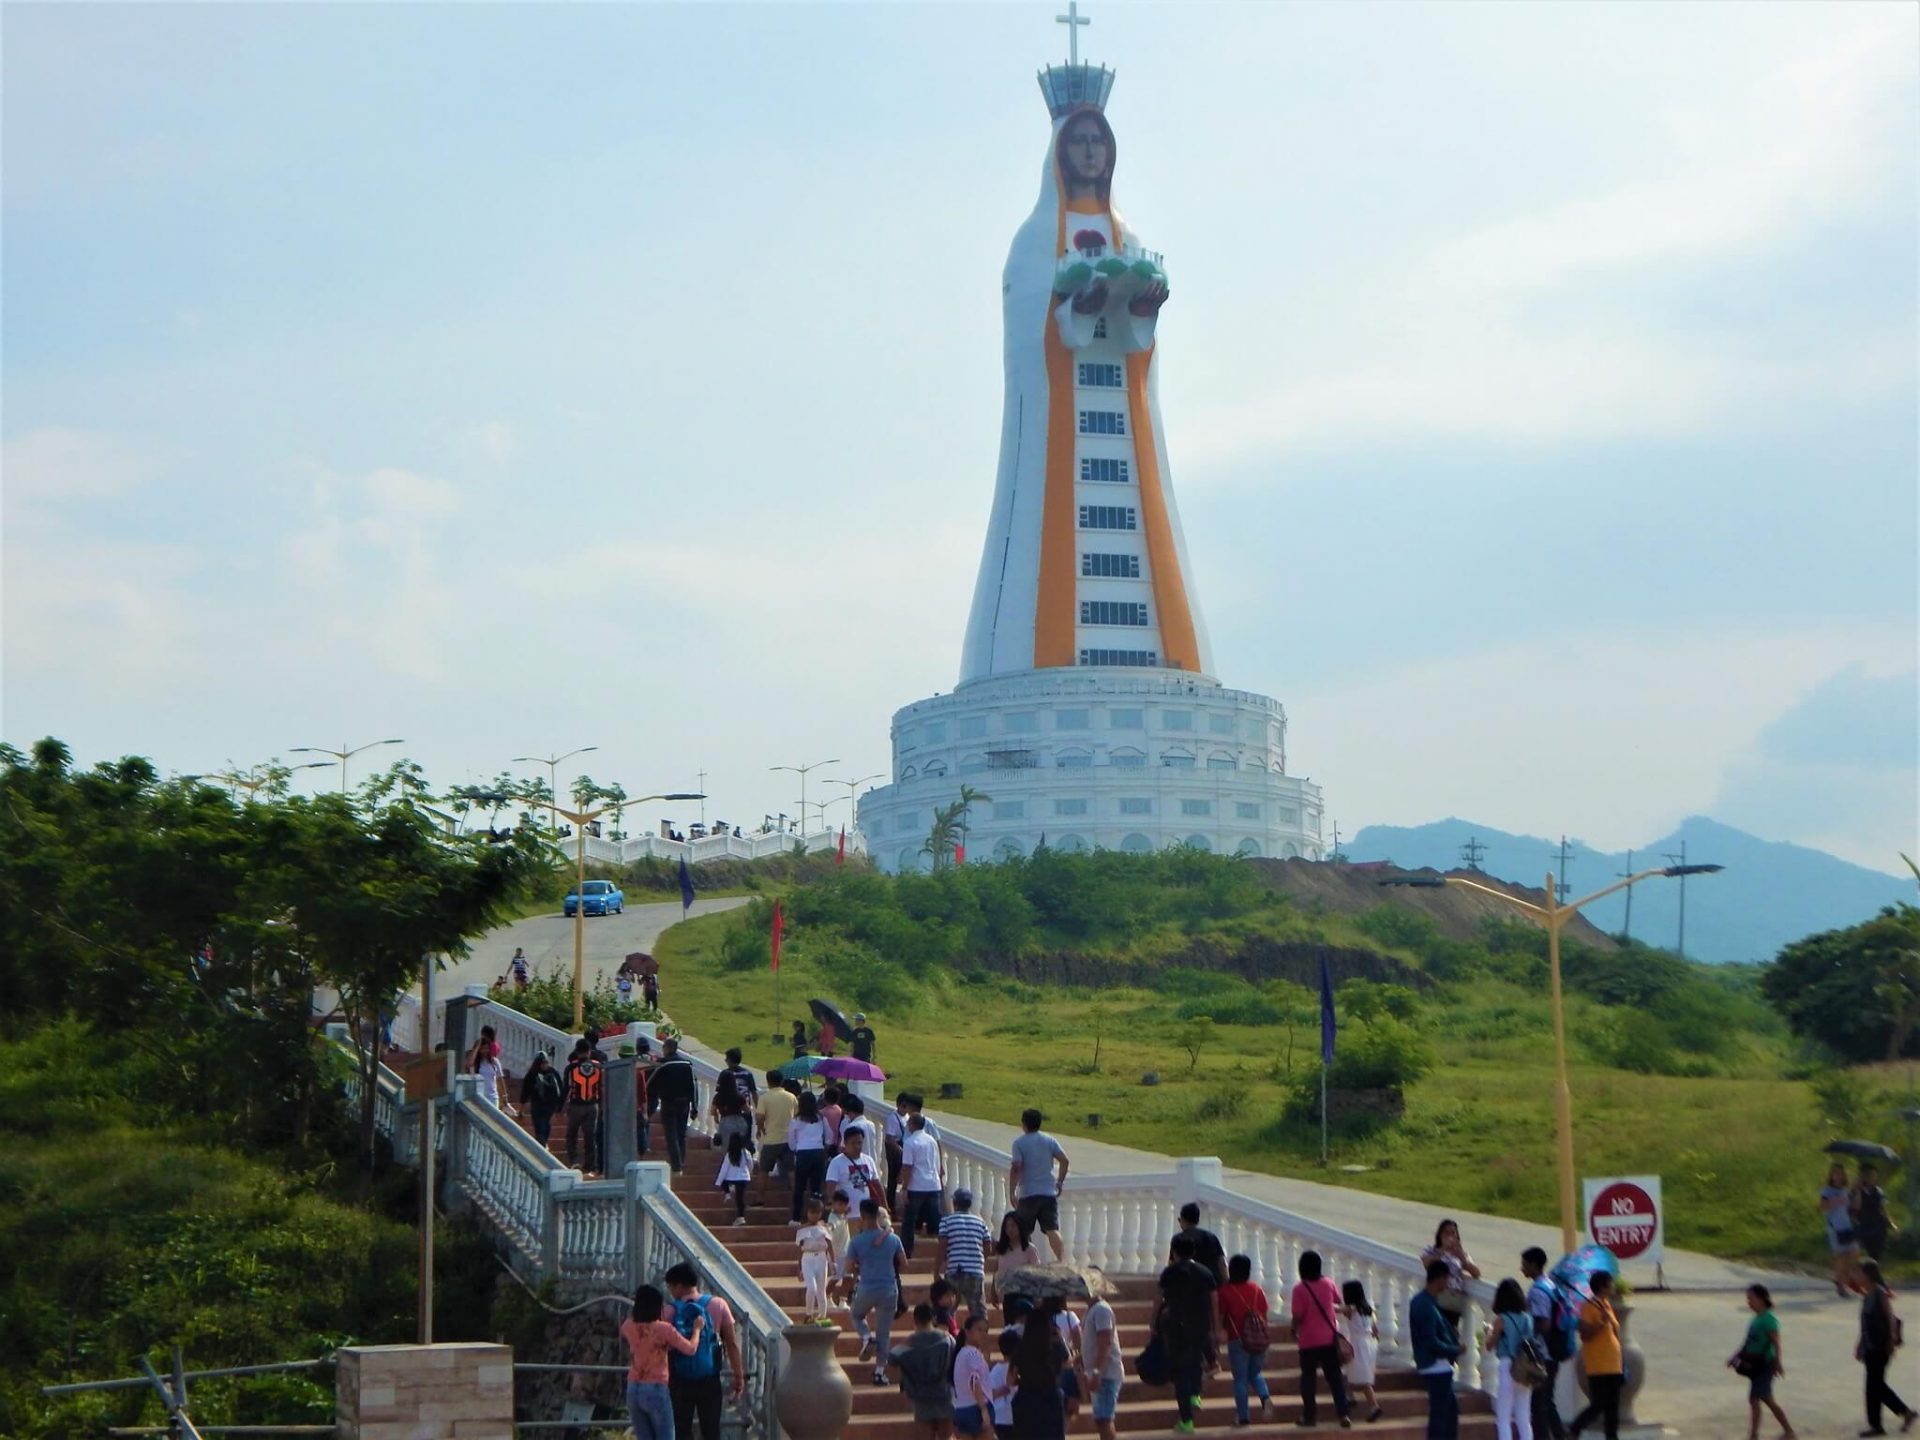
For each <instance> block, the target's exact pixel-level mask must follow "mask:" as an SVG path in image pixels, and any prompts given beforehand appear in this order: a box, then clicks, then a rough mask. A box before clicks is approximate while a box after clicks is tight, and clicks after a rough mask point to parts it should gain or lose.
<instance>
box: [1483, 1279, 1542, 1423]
mask: <svg viewBox="0 0 1920 1440" xmlns="http://www.w3.org/2000/svg"><path fill="white" fill-rule="evenodd" d="M1487 1343H1488V1344H1489V1345H1490V1346H1492V1347H1493V1354H1494V1358H1495V1359H1496V1360H1498V1361H1499V1362H1500V1384H1499V1387H1498V1388H1497V1389H1496V1390H1495V1391H1494V1393H1493V1433H1494V1436H1495V1440H1515V1437H1516V1436H1517V1437H1518V1440H1533V1397H1532V1396H1530V1395H1528V1394H1527V1389H1528V1382H1527V1380H1526V1379H1525V1378H1523V1375H1525V1376H1533V1377H1534V1378H1535V1379H1536V1380H1537V1379H1538V1374H1539V1369H1540V1367H1539V1365H1538V1355H1537V1354H1536V1352H1535V1351H1534V1349H1533V1317H1532V1316H1531V1315H1529V1314H1528V1313H1527V1297H1526V1293H1525V1292H1524V1291H1522V1290H1521V1288H1520V1282H1519V1281H1518V1280H1515V1279H1513V1278H1512V1277H1508V1278H1507V1279H1505V1280H1502V1281H1501V1282H1500V1283H1499V1285H1498V1286H1496V1287H1495V1289H1494V1292H1493V1327H1492V1329H1491V1330H1490V1331H1489V1332H1488V1334H1487ZM1516 1365H1518V1366H1520V1367H1521V1370H1520V1371H1516V1369H1515V1366H1516Z"/></svg>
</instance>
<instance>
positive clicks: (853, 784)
mask: <svg viewBox="0 0 1920 1440" xmlns="http://www.w3.org/2000/svg"><path fill="white" fill-rule="evenodd" d="M885 778H886V777H885V776H884V775H881V774H879V773H878V772H876V773H875V774H872V775H862V776H861V777H860V778H859V779H858V780H841V779H837V778H835V777H832V776H829V777H828V778H827V782H826V783H827V784H829V785H844V786H846V787H847V824H848V825H849V826H852V825H857V824H858V823H859V818H860V817H859V810H858V808H857V807H856V806H855V805H854V803H853V802H854V798H855V797H856V796H857V795H859V793H860V787H861V786H862V785H864V784H866V783H867V782H868V781H869V780H883V779H885Z"/></svg>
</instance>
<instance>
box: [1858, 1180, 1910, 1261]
mask: <svg viewBox="0 0 1920 1440" xmlns="http://www.w3.org/2000/svg"><path fill="white" fill-rule="evenodd" d="M1850 1211H1851V1213H1852V1215H1853V1233H1854V1234H1855V1235H1857V1236H1859V1237H1860V1245H1861V1248H1863V1249H1864V1250H1865V1251H1866V1252H1867V1258H1868V1259H1870V1260H1878V1259H1879V1258H1880V1257H1881V1255H1883V1254H1884V1253H1885V1252H1886V1248H1887V1236H1888V1235H1890V1234H1892V1233H1894V1232H1895V1231H1897V1230H1899V1228H1900V1227H1899V1226H1898V1225H1896V1224H1894V1223H1893V1220H1892V1218H1891V1217H1889V1216H1888V1214H1887V1192H1886V1191H1885V1190H1882V1189H1881V1188H1880V1167H1879V1166H1877V1165H1875V1164H1874V1163H1873V1162H1872V1161H1871V1160H1863V1161H1862V1162H1861V1163H1860V1179H1859V1181H1858V1182H1857V1183H1856V1184H1855V1185H1854V1187H1853V1200H1852V1204H1851V1206H1850Z"/></svg>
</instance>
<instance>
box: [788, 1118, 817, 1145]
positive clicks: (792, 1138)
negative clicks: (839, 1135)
mask: <svg viewBox="0 0 1920 1440" xmlns="http://www.w3.org/2000/svg"><path fill="white" fill-rule="evenodd" d="M787 1145H788V1148H790V1149H793V1150H824V1149H826V1148H827V1122H826V1121H824V1120H802V1119H800V1118H799V1117H798V1116H796V1117H795V1118H793V1119H792V1120H789V1121H788V1122H787Z"/></svg>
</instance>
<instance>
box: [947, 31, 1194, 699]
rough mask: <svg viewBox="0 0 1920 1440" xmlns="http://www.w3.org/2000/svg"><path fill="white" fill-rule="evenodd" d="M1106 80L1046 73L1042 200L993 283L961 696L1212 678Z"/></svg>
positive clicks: (1145, 255)
mask: <svg viewBox="0 0 1920 1440" xmlns="http://www.w3.org/2000/svg"><path fill="white" fill-rule="evenodd" d="M1112 86H1113V74H1112V72H1111V71H1109V70H1107V69H1106V68H1105V67H1094V66H1091V65H1069V66H1063V67H1050V68H1049V69H1047V70H1045V71H1043V72H1042V73H1041V76H1040V89H1041V93H1042V94H1043V95H1044V96H1045V97H1046V100H1047V107H1048V109H1049V110H1050V111H1051V113H1052V115H1053V134H1052V139H1051V142H1050V144H1049V145H1048V148H1047V159H1046V164H1045V166H1044V167H1043V168H1042V171H1041V177H1040V199H1039V203H1038V204H1036V205H1035V206H1034V210H1033V213H1032V214H1031V215H1030V216H1028V217H1027V220H1026V223H1025V224H1023V225H1022V226H1021V227H1020V229H1019V231H1018V232H1017V233H1016V234H1015V235H1014V237H1013V248H1012V249H1011V251H1010V252H1009V253H1008V255H1007V267H1006V271H1005V273H1004V275H1003V277H1002V283H1001V309H1002V316H1003V320H1004V324H1005V365H1006V402H1005V409H1004V412H1003V414H1002V417H1001V427H1000V473H999V480H998V482H997V484H996V485H995V488H994V496H993V518H992V523H991V524H990V525H989V526H988V530H987V543H986V549H985V553H984V554H983V555H982V556H981V561H980V575H979V579H978V581H977V582H976V584H975V588H974V597H973V610H972V613H971V615H970V616H969V618H968V622H967V640H966V651H965V654H964V656H963V658H962V663H961V676H960V678H961V681H962V682H963V683H964V682H966V681H969V680H979V679H984V678H986V677H987V676H991V675H1003V674H1008V673H1012V672H1017V671H1028V670H1037V669H1047V668H1052V667H1058V666H1094V667H1103V668H1104V667H1115V666H1120V667H1125V666H1152V667H1161V668H1166V669H1173V670H1182V671H1188V672H1192V673H1194V674H1196V675H1198V676H1204V677H1208V678H1211V676H1212V658H1211V655H1210V653H1209V650H1208V646H1207V632H1206V626H1205V624H1204V622H1203V621H1202V620H1201V617H1200V607H1199V603H1198V600H1197V598H1196V597H1195V595H1194V593H1193V568H1192V566H1191V564H1190V563H1189V562H1188V559H1187V552H1186V545H1185V542H1184V541H1183V540H1182V538H1181V533H1180V516H1179V511H1178V510H1177V509H1176V508H1175V506H1174V500H1173V485H1172V475H1171V471H1170V469H1169V467H1168V464H1167V447H1166V439H1165V432H1164V430H1163V428H1162V426H1161V423H1160V407H1159V403H1158V400H1157V398H1156V396H1157V392H1158V384H1157V381H1158V376H1159V368H1160V361H1159V351H1158V348H1157V346H1156V344H1155V331H1156V329H1157V328H1158V325H1159V318H1160V310H1161V307H1162V306H1163V305H1165V303H1166V300H1167V293H1168V292H1167V281H1166V275H1165V273H1164V272H1163V270H1162V269H1161V264H1160V257H1159V256H1158V255H1156V254H1154V253H1153V252H1151V251H1148V250H1145V249H1143V248H1142V247H1141V246H1140V244H1139V242H1138V240H1137V239H1136V237H1135V236H1134V234H1133V232H1132V230H1131V228H1130V227H1129V226H1127V225H1126V224H1125V223H1124V222H1123V221H1122V220H1121V218H1120V213H1119V211H1117V210H1115V209H1114V207H1113V198H1112V188H1113V169H1114V158H1115V145H1114V138H1113V130H1112V128H1111V127H1110V126H1109V125H1108V124H1107V118H1106V114H1105V106H1106V101H1107V96H1108V94H1109V92H1110V91H1111V89H1112Z"/></svg>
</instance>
